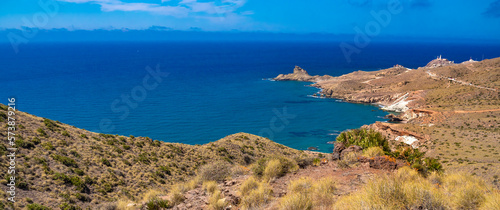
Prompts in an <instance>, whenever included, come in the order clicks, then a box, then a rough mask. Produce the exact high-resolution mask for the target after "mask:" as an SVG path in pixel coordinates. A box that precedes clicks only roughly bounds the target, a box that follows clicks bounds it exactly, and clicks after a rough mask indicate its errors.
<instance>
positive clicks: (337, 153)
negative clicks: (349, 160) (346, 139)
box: [332, 142, 345, 160]
mask: <svg viewBox="0 0 500 210" xmlns="http://www.w3.org/2000/svg"><path fill="white" fill-rule="evenodd" d="M344 149H345V145H344V143H342V142H336V143H335V148H333V156H332V159H333V160H340V154H341V153H342V151H343V150H344Z"/></svg>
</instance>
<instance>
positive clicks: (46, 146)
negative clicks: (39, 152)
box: [42, 142, 54, 150]
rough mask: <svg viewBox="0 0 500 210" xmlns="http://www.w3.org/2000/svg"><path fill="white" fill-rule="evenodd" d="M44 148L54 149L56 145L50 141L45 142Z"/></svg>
mask: <svg viewBox="0 0 500 210" xmlns="http://www.w3.org/2000/svg"><path fill="white" fill-rule="evenodd" d="M42 146H43V148H44V149H46V150H54V146H53V145H52V143H50V142H45V143H43V144H42Z"/></svg>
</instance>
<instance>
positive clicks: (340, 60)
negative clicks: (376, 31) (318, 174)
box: [0, 42, 500, 152]
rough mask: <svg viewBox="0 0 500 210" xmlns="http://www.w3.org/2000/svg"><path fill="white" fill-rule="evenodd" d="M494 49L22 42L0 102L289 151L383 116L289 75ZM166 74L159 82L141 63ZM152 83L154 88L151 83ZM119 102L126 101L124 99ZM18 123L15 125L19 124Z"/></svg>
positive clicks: (92, 124)
mask: <svg viewBox="0 0 500 210" xmlns="http://www.w3.org/2000/svg"><path fill="white" fill-rule="evenodd" d="M499 49H500V48H499V47H498V46H483V45H465V44H461V45H453V44H438V45H436V44H434V45H424V44H411V43H405V44H376V43H372V44H370V45H369V46H368V47H367V48H365V49H363V50H362V52H361V53H360V54H354V55H353V57H352V58H353V60H352V62H351V63H347V62H346V60H345V59H344V56H343V55H342V52H341V51H340V50H339V47H338V43H264V42H256V43H242V42H233V43H216V42H212V43H203V42H199V43H193V42H191V43H58V44H48V43H45V44H41V43H29V44H27V45H23V46H22V49H21V51H20V52H19V53H18V54H15V53H14V52H13V50H12V48H11V46H10V45H9V44H2V45H0V52H2V56H0V73H1V74H2V77H0V82H1V84H2V90H1V91H0V99H1V101H0V102H1V103H4V104H5V103H7V97H12V96H14V97H16V98H17V105H18V108H19V109H20V110H21V111H25V112H28V113H31V114H34V115H38V116H41V117H46V118H49V119H53V120H59V121H61V122H64V123H67V124H70V125H74V126H76V127H79V128H84V129H88V130H91V131H96V132H105V133H113V134H121V135H134V136H149V137H151V138H153V139H158V140H162V141H168V142H181V143H188V144H204V143H207V142H210V141H215V140H218V139H220V138H223V137H225V136H226V135H230V134H233V133H237V132H248V133H252V134H260V135H263V136H267V137H270V138H271V139H273V140H275V141H277V142H279V143H282V144H285V145H287V146H290V147H293V148H297V149H307V148H308V147H311V146H314V147H318V148H319V149H320V151H324V152H329V151H331V149H332V148H333V146H332V145H331V144H327V142H328V141H333V140H334V139H335V137H336V135H337V134H338V133H339V132H341V131H343V130H346V129H350V128H357V127H359V126H361V125H364V124H370V123H373V122H375V121H384V119H382V118H381V117H383V116H384V115H386V113H385V112H382V111H381V110H379V109H378V107H375V106H371V105H363V104H349V103H344V102H339V101H338V100H335V99H318V98H312V97H309V96H308V95H311V94H313V93H315V92H317V91H318V90H317V89H315V88H312V87H306V85H307V84H308V83H303V82H273V81H269V80H263V78H271V77H275V76H276V75H278V74H280V73H289V72H291V71H292V70H293V68H294V66H295V65H299V66H301V67H302V68H304V69H306V70H307V71H308V72H309V73H310V74H313V75H316V74H320V75H323V74H329V75H334V76H335V75H341V74H344V73H348V72H351V71H355V70H377V69H380V68H387V67H391V66H393V65H395V64H401V65H404V66H406V67H411V68H416V67H419V66H424V65H425V64H426V63H427V62H428V61H430V60H431V59H433V58H435V56H438V55H440V54H442V55H443V57H446V58H449V59H450V60H455V61H456V62H461V61H464V60H468V59H469V58H470V57H472V58H474V59H482V58H483V56H484V58H493V57H498V56H500V50H499ZM157 65H159V69H160V70H161V71H162V72H168V73H169V75H168V76H167V77H164V78H162V80H161V82H158V81H156V80H154V78H149V79H150V80H147V81H148V82H149V83H148V84H149V86H148V88H144V85H143V80H144V79H145V77H146V79H148V77H147V76H146V75H148V71H147V70H146V67H147V66H150V67H151V68H152V69H153V70H156V66H157ZM154 83H157V86H156V87H152V86H153V84H154ZM127 98H129V99H128V100H130V101H127ZM21 123H22V122H21Z"/></svg>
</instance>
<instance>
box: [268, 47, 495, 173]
mask: <svg viewBox="0 0 500 210" xmlns="http://www.w3.org/2000/svg"><path fill="white" fill-rule="evenodd" d="M296 69H298V67H296ZM300 74H301V75H309V74H307V72H306V71H305V70H303V69H302V70H301V73H300ZM294 75H298V74H296V73H295V71H294V73H293V74H289V75H280V76H278V77H276V78H275V80H294V79H293V78H296V77H294ZM321 78H322V79H319V77H318V76H316V77H311V76H309V77H308V78H307V80H303V78H301V79H297V81H309V82H314V84H312V86H314V87H318V88H320V89H321V91H320V94H321V95H324V96H325V97H329V98H337V99H341V100H344V101H346V102H352V103H370V104H376V105H380V106H381V108H382V109H384V110H387V111H390V112H395V113H394V114H389V115H388V116H386V117H387V118H388V119H389V120H390V122H377V123H374V124H371V125H365V126H363V127H364V128H370V129H374V130H376V131H378V132H381V133H383V134H384V135H385V136H387V137H388V138H389V139H390V140H391V141H393V142H402V143H405V144H410V145H411V146H412V147H414V148H419V149H420V150H421V151H426V152H427V154H428V155H429V156H432V157H436V158H439V159H441V160H443V161H444V162H445V163H446V168H447V169H449V170H452V171H468V172H471V173H472V172H473V171H474V170H477V169H478V167H485V166H486V165H490V166H491V165H497V166H500V155H498V153H495V154H489V155H488V154H486V155H485V154H471V153H474V150H475V149H470V148H479V147H484V146H486V145H490V146H488V148H496V147H497V146H500V142H498V139H500V133H499V129H500V127H499V123H498V122H497V119H498V117H500V95H499V88H500V58H495V59H487V60H483V61H479V62H478V61H474V60H472V59H471V60H469V61H465V62H462V63H455V62H453V61H449V60H447V59H445V58H442V57H441V56H439V57H438V58H436V59H434V60H432V61H430V62H429V63H428V64H427V65H426V66H424V67H419V68H417V69H410V68H406V67H403V66H401V65H395V66H393V67H391V68H387V69H382V70H378V71H356V72H352V73H349V74H345V75H342V76H338V77H329V76H327V75H325V76H323V77H321ZM391 122H397V123H391ZM471 136H473V137H471ZM479 137H481V138H480V139H481V143H479V142H477V141H476V139H479ZM486 142H487V143H486ZM450 143H451V144H454V145H455V147H457V148H450V146H449V145H450ZM442 145H448V146H442ZM457 145H458V146H457ZM466 145H467V146H466ZM465 147H468V148H469V149H466V148H465ZM457 151H458V152H457ZM484 151H486V150H484V149H483V151H482V152H484ZM488 151H490V150H488ZM491 151H492V150H491ZM464 162H467V163H468V164H464ZM473 166H474V167H473ZM490 168H491V167H490ZM499 172H500V171H499V170H497V169H489V170H487V171H482V172H481V175H483V176H485V177H487V178H489V179H492V176H493V174H495V173H499ZM488 174H489V175H488Z"/></svg>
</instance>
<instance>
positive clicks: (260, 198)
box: [240, 182, 272, 209]
mask: <svg viewBox="0 0 500 210" xmlns="http://www.w3.org/2000/svg"><path fill="white" fill-rule="evenodd" d="M248 185H252V184H248ZM240 193H241V192H240ZM245 194H246V195H243V193H242V195H243V196H242V198H241V205H240V207H241V209H262V208H263V206H264V205H266V204H267V203H269V201H271V199H272V188H271V187H270V186H269V184H267V183H265V182H260V183H258V187H257V188H255V187H254V188H253V189H252V190H250V191H249V192H247V193H245Z"/></svg>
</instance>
